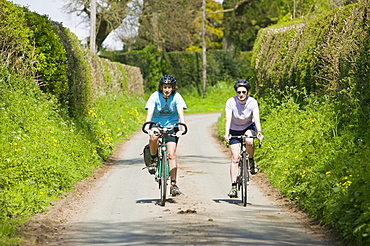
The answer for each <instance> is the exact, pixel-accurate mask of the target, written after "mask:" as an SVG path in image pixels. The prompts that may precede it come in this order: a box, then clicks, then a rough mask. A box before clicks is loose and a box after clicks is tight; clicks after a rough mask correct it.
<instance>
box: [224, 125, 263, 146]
mask: <svg viewBox="0 0 370 246" xmlns="http://www.w3.org/2000/svg"><path fill="white" fill-rule="evenodd" d="M248 130H252V131H255V132H256V131H257V129H256V125H255V124H254V123H252V124H251V125H250V126H248V127H247V128H246V129H244V130H242V131H234V130H231V129H230V135H231V136H242V135H244V134H245V132H246V131H248ZM241 142H242V140H241V139H240V138H232V139H230V142H229V144H230V145H232V144H237V143H241Z"/></svg>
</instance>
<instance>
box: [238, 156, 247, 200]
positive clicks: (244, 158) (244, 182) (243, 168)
mask: <svg viewBox="0 0 370 246" xmlns="http://www.w3.org/2000/svg"><path fill="white" fill-rule="evenodd" d="M241 161H242V163H241V164H242V165H241V167H240V168H241V178H242V180H241V181H242V182H241V193H242V203H243V206H244V207H245V206H247V200H248V199H247V197H248V196H247V195H248V189H247V185H248V163H247V161H248V160H247V154H246V153H243V154H242V160H241Z"/></svg>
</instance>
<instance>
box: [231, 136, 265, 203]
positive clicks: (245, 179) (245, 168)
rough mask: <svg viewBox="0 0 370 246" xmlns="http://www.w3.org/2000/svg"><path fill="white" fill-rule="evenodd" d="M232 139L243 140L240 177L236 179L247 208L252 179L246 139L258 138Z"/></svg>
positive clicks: (240, 137)
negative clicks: (249, 186)
mask: <svg viewBox="0 0 370 246" xmlns="http://www.w3.org/2000/svg"><path fill="white" fill-rule="evenodd" d="M230 138H239V139H241V140H242V142H241V144H240V160H239V175H238V177H237V178H236V182H237V185H238V190H239V191H241V193H242V203H243V206H244V207H245V206H247V203H248V202H247V200H248V185H249V181H250V177H251V172H250V163H249V155H248V153H247V146H246V139H247V138H257V136H247V135H241V136H230ZM259 147H261V142H260V143H259Z"/></svg>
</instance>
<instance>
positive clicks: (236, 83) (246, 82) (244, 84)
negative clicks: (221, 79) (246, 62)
mask: <svg viewBox="0 0 370 246" xmlns="http://www.w3.org/2000/svg"><path fill="white" fill-rule="evenodd" d="M239 86H244V87H245V88H247V90H248V91H250V90H251V84H249V82H248V81H246V80H244V79H240V80H238V81H236V82H235V84H234V90H236V89H238V87H239Z"/></svg>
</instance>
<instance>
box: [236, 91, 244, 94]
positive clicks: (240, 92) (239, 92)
mask: <svg viewBox="0 0 370 246" xmlns="http://www.w3.org/2000/svg"><path fill="white" fill-rule="evenodd" d="M236 93H238V94H242V93H243V94H247V91H237V92H236Z"/></svg>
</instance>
